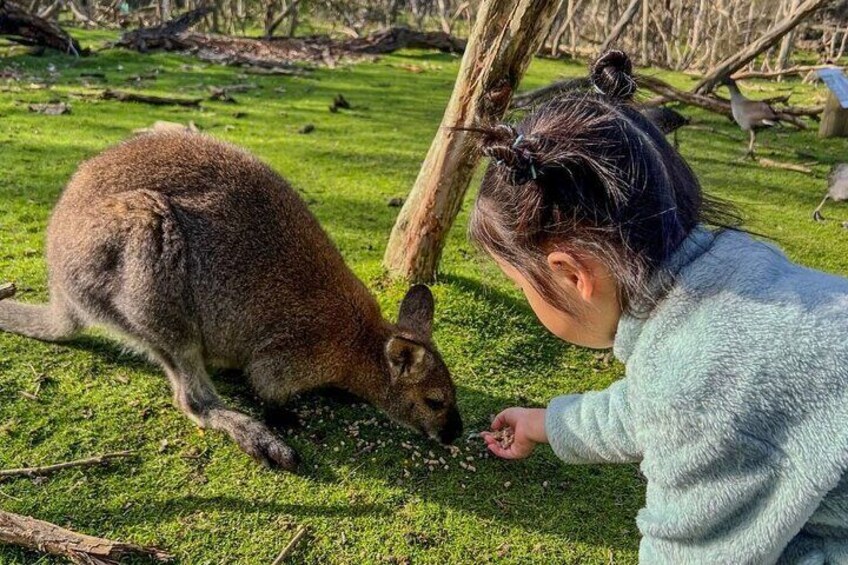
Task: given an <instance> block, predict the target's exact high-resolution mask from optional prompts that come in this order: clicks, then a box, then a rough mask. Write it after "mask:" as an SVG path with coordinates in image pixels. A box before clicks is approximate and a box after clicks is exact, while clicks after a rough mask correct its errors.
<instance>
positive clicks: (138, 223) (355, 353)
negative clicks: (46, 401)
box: [0, 133, 462, 470]
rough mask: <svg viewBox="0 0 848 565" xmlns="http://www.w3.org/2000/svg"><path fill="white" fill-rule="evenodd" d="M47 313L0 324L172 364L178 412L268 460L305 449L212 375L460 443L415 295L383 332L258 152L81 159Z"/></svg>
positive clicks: (64, 199)
mask: <svg viewBox="0 0 848 565" xmlns="http://www.w3.org/2000/svg"><path fill="white" fill-rule="evenodd" d="M47 263H48V269H49V288H50V303H49V304H46V305H30V304H23V303H20V302H14V301H10V300H3V301H0V329H2V330H5V331H9V332H14V333H18V334H21V335H25V336H29V337H33V338H36V339H40V340H45V341H61V340H67V339H69V338H71V337H73V336H74V335H75V334H76V333H77V332H78V331H80V330H82V329H84V328H86V327H89V326H100V327H106V328H108V329H110V330H112V331H113V332H116V333H117V334H119V335H120V336H121V337H123V338H124V339H125V340H126V341H127V342H129V343H130V344H132V345H134V346H136V347H137V348H139V349H140V350H142V351H144V352H146V353H147V354H148V355H149V356H150V358H151V359H153V360H154V361H155V362H156V363H158V364H159V365H161V366H162V368H163V369H164V370H165V373H166V374H167V375H168V378H169V380H170V382H171V386H172V388H173V391H174V400H175V403H176V404H177V405H178V406H179V407H180V408H181V409H182V410H183V412H185V414H186V415H187V416H188V417H189V418H191V419H192V420H194V421H195V422H196V423H197V424H198V425H199V426H201V427H204V428H212V429H217V430H223V431H224V432H226V433H228V434H229V435H230V436H231V437H232V438H233V439H234V440H235V441H236V443H238V445H239V446H240V447H241V448H242V449H243V450H244V451H245V452H247V453H248V454H250V455H251V456H253V457H255V458H256V459H258V460H260V461H262V462H264V463H266V464H268V465H270V466H279V467H282V468H284V469H288V470H294V469H295V468H296V466H297V463H298V457H297V454H296V453H295V452H294V450H292V449H291V448H290V447H289V446H288V445H286V444H285V443H283V442H282V441H281V440H280V439H279V438H278V437H277V436H276V435H275V434H274V433H273V432H272V431H271V430H270V429H269V428H268V427H266V425H265V424H263V423H260V422H259V421H257V420H255V419H254V418H251V417H250V416H248V415H246V414H244V413H241V412H238V411H235V410H232V409H230V408H228V407H227V406H226V405H225V404H224V403H223V402H222V400H221V399H220V397H219V396H218V394H217V393H216V391H215V388H214V387H213V385H212V383H211V382H210V380H209V376H208V373H207V369H208V368H210V367H221V368H238V369H243V370H244V372H245V375H246V377H247V379H248V380H249V381H250V384H251V385H252V386H253V388H254V389H255V391H256V392H257V393H258V395H259V396H260V397H261V398H262V399H263V400H265V401H268V402H269V403H273V404H282V403H284V402H285V401H286V400H287V399H289V398H290V397H291V396H292V395H293V394H295V393H298V392H301V391H305V390H309V389H315V388H319V387H334V388H340V389H343V390H346V391H348V392H350V393H353V394H354V395H356V396H359V397H361V398H362V399H364V400H366V401H368V402H370V403H372V404H374V405H376V406H378V407H379V408H381V409H382V410H383V411H385V412H386V414H388V415H389V416H390V417H391V418H392V419H394V420H396V421H398V422H400V423H402V424H405V425H407V426H409V427H412V428H415V429H417V430H420V431H421V432H423V433H425V434H426V435H428V436H430V437H431V438H434V439H439V440H441V441H443V442H445V443H450V442H451V441H452V440H454V439H455V438H456V437H457V436H458V435H459V434H460V433H461V432H462V422H461V419H460V416H459V412H458V411H457V408H456V397H455V388H454V385H453V382H452V380H451V377H450V374H449V372H448V370H447V368H446V367H445V364H444V362H443V361H442V358H441V357H440V355H439V353H438V351H437V350H436V348H435V346H434V345H433V342H432V340H431V331H432V322H433V296H432V294H431V293H430V290H429V289H428V288H427V287H425V286H421V285H418V286H414V287H412V289H410V291H409V292H408V293H407V295H406V297H405V298H404V300H403V303H402V304H401V307H400V315H399V318H398V322H397V324H393V323H390V322H388V321H386V320H385V319H384V318H383V317H382V315H381V313H380V309H379V306H378V305H377V302H376V301H375V299H374V298H373V296H372V295H371V294H370V293H369V292H368V289H367V288H366V287H365V285H363V284H362V282H360V281H359V279H357V278H356V276H354V274H353V273H352V272H351V271H350V269H349V268H348V267H347V265H346V264H345V262H344V260H343V259H342V256H341V255H340V254H339V252H338V251H337V250H336V248H335V246H334V245H333V244H332V242H331V241H330V239H329V237H328V236H327V235H326V233H325V232H324V230H323V229H322V228H321V226H320V225H319V224H318V221H317V220H316V219H315V217H314V216H313V215H312V214H311V213H310V212H309V210H308V209H307V207H306V205H305V204H304V202H303V201H302V200H301V198H300V197H299V196H298V195H297V193H296V192H295V191H294V190H293V189H292V188H291V187H290V186H289V185H288V184H287V183H286V181H284V180H283V179H282V178H281V177H280V176H278V175H277V174H275V173H274V172H273V171H272V170H271V169H270V168H269V167H268V166H266V165H264V164H263V163H261V162H260V161H258V160H257V159H255V158H254V157H252V156H251V155H249V154H248V153H246V152H244V151H242V150H240V149H237V148H235V147H233V146H230V145H228V144H225V143H223V142H220V141H216V140H214V139H212V138H209V137H206V136H203V135H199V134H187V133H158V134H147V135H142V136H139V137H136V138H134V139H131V140H130V141H127V142H125V143H123V144H121V145H118V146H116V147H113V148H112V149H109V150H107V151H105V152H104V153H102V154H101V155H99V156H97V157H95V158H93V159H91V160H90V161H87V162H85V163H83V164H82V165H81V166H80V168H79V170H78V171H77V173H76V174H75V175H74V177H73V178H72V179H71V181H70V183H69V184H68V186H67V188H66V189H65V191H64V193H63V194H62V196H61V198H60V200H59V202H58V204H57V205H56V208H55V210H54V211H53V216H52V218H51V220H50V224H49V227H48V230H47Z"/></svg>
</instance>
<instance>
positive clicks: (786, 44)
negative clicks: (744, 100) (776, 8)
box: [776, 0, 800, 82]
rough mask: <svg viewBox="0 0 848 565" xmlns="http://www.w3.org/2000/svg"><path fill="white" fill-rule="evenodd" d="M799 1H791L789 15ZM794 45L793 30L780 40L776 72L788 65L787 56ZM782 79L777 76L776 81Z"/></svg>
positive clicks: (793, 11)
mask: <svg viewBox="0 0 848 565" xmlns="http://www.w3.org/2000/svg"><path fill="white" fill-rule="evenodd" d="M799 1H800V0H792V4H791V7H790V9H789V15H790V16H791V15H792V14H794V13H795V10H797V9H798V3H799ZM794 44H795V30H794V29H793V30H792V31H790V32H789V33H787V34H786V35H784V36H783V39H781V40H780V54H778V56H777V69H776V70H778V71H782V70H783V69H785V68H786V67H787V65H788V64H789V56H790V55H791V54H792V47H793V45H794ZM782 79H783V77H782V76H778V77H777V80H778V82H780V81H781V80H782Z"/></svg>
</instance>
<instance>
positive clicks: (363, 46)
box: [115, 9, 465, 72]
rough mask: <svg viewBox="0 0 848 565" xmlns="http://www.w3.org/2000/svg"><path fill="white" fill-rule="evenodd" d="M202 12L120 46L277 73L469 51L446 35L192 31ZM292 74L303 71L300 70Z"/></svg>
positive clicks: (399, 30) (136, 34) (133, 35)
mask: <svg viewBox="0 0 848 565" xmlns="http://www.w3.org/2000/svg"><path fill="white" fill-rule="evenodd" d="M201 10H202V9H201ZM201 10H194V11H192V12H188V13H186V14H184V15H183V16H180V17H179V18H177V19H175V20H171V21H170V22H168V23H165V24H162V25H159V26H153V27H149V28H141V29H138V30H135V31H131V32H129V33H126V34H124V35H123V36H122V37H121V39H120V40H118V41H117V43H116V44H115V45H116V46H118V47H126V48H128V49H134V50H136V51H141V52H146V51H148V50H151V49H164V50H166V51H187V52H192V53H194V54H196V55H197V56H198V57H199V58H201V59H203V60H205V61H210V62H214V63H220V64H225V65H246V66H254V67H264V68H274V69H279V68H285V67H291V66H292V63H293V62H310V63H320V64H324V65H326V66H329V67H333V66H335V65H337V64H338V62H339V61H340V60H342V59H361V58H364V57H371V56H374V55H379V54H384V53H391V52H393V51H397V50H398V49H405V48H413V49H414V48H421V49H438V50H439V51H443V52H450V53H462V52H463V51H464V49H465V41H464V40H462V39H458V38H456V37H453V36H452V35H448V34H446V33H444V32H422V31H415V30H411V29H408V28H403V27H394V28H390V29H387V30H383V31H379V32H377V33H374V34H371V35H368V36H366V37H355V38H351V39H344V40H338V39H333V38H330V37H328V36H312V37H280V38H266V39H255V38H248V37H231V36H226V35H217V34H206V33H196V32H192V31H189V29H190V28H191V27H192V26H193V25H195V24H196V23H197V22H198V21H200V19H202V17H203V15H205V14H204V13H203V12H202V11H201ZM293 72H302V70H300V71H299V70H296V69H295V70H294V71H293Z"/></svg>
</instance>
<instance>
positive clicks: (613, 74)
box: [591, 49, 636, 100]
mask: <svg viewBox="0 0 848 565" xmlns="http://www.w3.org/2000/svg"><path fill="white" fill-rule="evenodd" d="M591 78H592V85H593V86H594V87H595V88H596V89H597V90H598V92H600V93H601V94H605V95H607V96H609V97H611V98H618V99H620V100H630V99H631V98H632V97H633V94H634V93H635V92H636V81H635V80H634V79H633V63H631V62H630V57H628V56H627V54H626V53H625V52H624V51H619V50H618V49H610V50H609V51H607V52H606V53H604V54H603V55H601V56H600V57H598V59H597V60H596V61H595V62H594V63H593V64H592V72H591Z"/></svg>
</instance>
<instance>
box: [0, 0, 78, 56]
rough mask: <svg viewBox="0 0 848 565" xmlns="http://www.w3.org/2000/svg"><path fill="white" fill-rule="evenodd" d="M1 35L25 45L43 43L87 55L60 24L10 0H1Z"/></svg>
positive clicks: (68, 51)
mask: <svg viewBox="0 0 848 565" xmlns="http://www.w3.org/2000/svg"><path fill="white" fill-rule="evenodd" d="M0 35H9V36H12V38H13V40H14V41H17V42H18V43H23V44H24V45H42V46H45V47H50V48H52V49H56V50H57V51H61V52H62V53H70V54H72V55H76V56H79V55H87V54H88V50H87V49H86V50H82V49H81V48H80V44H79V43H77V41H76V40H75V39H74V38H72V37H71V36H70V35H68V33H67V32H65V30H63V29H62V28H61V27H59V25H58V24H55V23H53V22H49V21H47V20H45V19H43V18H40V17H38V16H36V15H35V14H30V13H29V12H27V11H26V10H24V9H23V8H22V7H21V6H18V5H17V4H15V3H14V2H10V1H9V0H0Z"/></svg>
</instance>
